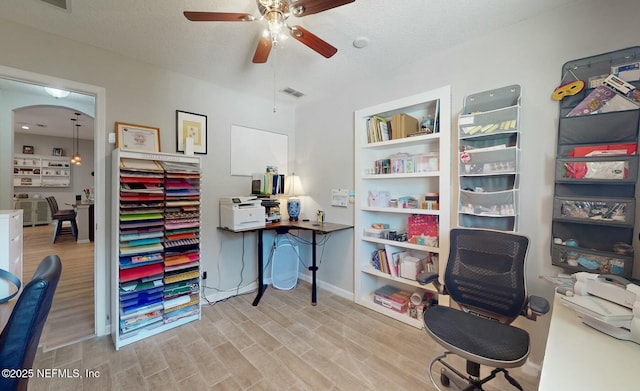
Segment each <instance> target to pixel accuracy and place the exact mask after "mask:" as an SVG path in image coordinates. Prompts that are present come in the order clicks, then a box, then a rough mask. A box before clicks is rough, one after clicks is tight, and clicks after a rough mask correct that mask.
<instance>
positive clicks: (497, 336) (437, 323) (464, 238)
mask: <svg viewBox="0 0 640 391" xmlns="http://www.w3.org/2000/svg"><path fill="white" fill-rule="evenodd" d="M450 236H451V239H450V251H449V260H448V262H447V267H446V270H445V275H444V285H441V284H440V283H439V282H438V275H437V274H435V273H423V274H421V275H420V277H419V281H420V283H423V284H426V283H433V284H434V285H435V287H436V289H437V290H438V292H439V293H440V294H448V295H450V297H451V299H452V300H453V301H455V302H456V303H457V304H458V305H459V306H460V307H461V308H462V310H458V309H454V308H451V307H445V306H437V305H436V306H433V307H430V308H428V309H426V310H425V311H424V313H423V320H424V326H425V330H426V331H427V333H428V334H429V335H430V336H431V337H432V338H433V339H434V340H435V341H436V342H438V343H439V344H440V345H442V346H443V347H445V348H446V349H447V351H446V352H445V353H444V354H442V355H439V356H437V357H435V358H434V359H433V360H432V361H431V363H430V364H429V378H430V379H431V382H432V383H433V385H434V386H435V387H436V389H438V390H440V388H439V387H438V384H436V381H435V379H434V377H433V371H432V369H433V366H434V364H435V363H436V362H438V363H440V364H441V365H442V366H443V367H442V369H441V373H440V383H441V384H442V385H443V386H445V387H448V386H450V385H451V382H453V383H454V385H455V386H456V387H457V388H458V389H460V390H482V385H483V384H485V383H486V382H488V381H489V380H491V379H493V378H495V377H496V375H497V374H498V373H499V372H502V373H503V374H504V376H505V378H506V379H507V381H508V382H509V383H511V384H512V385H513V386H514V387H516V388H517V389H519V390H522V386H521V385H520V384H519V383H518V382H517V381H516V380H515V379H514V378H513V377H511V376H510V375H509V372H508V371H507V370H506V369H505V368H515V367H519V366H522V365H523V364H524V363H525V361H526V360H527V357H528V356H529V334H528V333H527V332H526V331H525V330H522V329H520V328H517V327H514V326H511V325H510V324H511V322H513V321H514V320H515V319H516V318H517V317H518V316H520V315H523V316H526V317H527V318H529V319H532V320H535V319H536V317H537V316H539V315H543V314H545V313H547V312H548V311H549V302H548V301H547V300H546V299H544V298H542V297H537V296H530V297H527V293H526V279H525V270H524V266H525V259H526V254H527V247H528V245H529V239H528V238H527V237H526V236H523V235H519V234H515V233H510V232H502V231H494V230H488V229H466V228H454V229H452V230H451V234H450ZM448 355H457V356H459V357H461V358H463V359H464V360H466V362H467V365H466V372H467V374H466V375H464V374H463V373H461V372H460V371H459V370H457V369H455V368H454V367H453V366H452V365H451V363H449V362H448V361H445V359H446V357H447V356H448ZM481 365H486V366H489V367H493V368H494V369H493V370H492V372H491V374H490V375H488V376H486V377H485V378H483V379H481V378H480V366H481Z"/></svg>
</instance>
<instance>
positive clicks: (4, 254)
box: [0, 210, 23, 297]
mask: <svg viewBox="0 0 640 391" xmlns="http://www.w3.org/2000/svg"><path fill="white" fill-rule="evenodd" d="M22 242H23V238H22V210H0V269H4V270H8V271H9V272H10V273H12V274H13V275H15V276H16V277H18V279H20V281H23V280H22ZM11 288H12V287H10V286H9V285H7V284H6V283H4V282H3V283H2V284H0V297H6V296H8V295H9V294H11V293H13V292H14V291H12V290H11ZM13 289H15V288H13Z"/></svg>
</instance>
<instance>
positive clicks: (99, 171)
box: [0, 66, 110, 336]
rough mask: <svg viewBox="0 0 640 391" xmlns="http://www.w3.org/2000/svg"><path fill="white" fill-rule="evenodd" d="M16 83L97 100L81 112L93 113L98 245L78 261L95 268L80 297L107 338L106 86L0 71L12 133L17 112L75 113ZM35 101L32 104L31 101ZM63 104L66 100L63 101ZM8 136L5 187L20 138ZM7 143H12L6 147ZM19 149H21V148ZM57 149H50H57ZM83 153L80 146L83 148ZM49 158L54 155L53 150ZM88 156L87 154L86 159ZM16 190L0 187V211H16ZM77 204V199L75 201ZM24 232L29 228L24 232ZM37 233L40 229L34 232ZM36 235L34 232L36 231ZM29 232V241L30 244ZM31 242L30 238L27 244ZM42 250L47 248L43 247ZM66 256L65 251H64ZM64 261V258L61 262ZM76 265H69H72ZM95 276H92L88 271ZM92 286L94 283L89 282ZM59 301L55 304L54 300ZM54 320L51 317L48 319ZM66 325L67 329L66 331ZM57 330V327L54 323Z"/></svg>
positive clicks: (0, 101)
mask: <svg viewBox="0 0 640 391" xmlns="http://www.w3.org/2000/svg"><path fill="white" fill-rule="evenodd" d="M9 83H13V84H17V85H20V86H21V87H22V88H25V89H26V90H31V91H32V92H33V90H34V89H38V90H44V89H43V87H45V86H50V87H55V88H58V89H63V90H66V91H70V92H72V94H71V95H84V96H89V97H91V99H93V105H92V107H91V109H90V110H84V109H82V111H83V112H93V113H94V130H93V135H94V141H93V146H92V147H88V148H90V149H91V150H92V152H93V153H92V156H93V165H94V167H93V168H94V169H93V177H92V178H93V184H94V188H95V191H94V194H95V198H94V205H95V207H94V222H93V223H94V226H93V227H92V229H93V232H94V238H95V241H94V242H93V243H91V246H92V248H90V249H89V250H88V251H86V252H85V253H84V255H80V256H79V258H81V259H82V260H84V266H86V264H87V263H88V264H89V266H90V267H91V269H92V274H93V278H92V279H91V280H92V288H93V289H91V287H90V288H89V291H86V290H84V291H82V290H81V289H79V290H78V292H77V294H79V295H85V296H89V297H90V298H91V300H89V301H90V302H91V304H90V306H91V307H93V309H94V311H93V331H92V333H91V336H92V335H105V334H108V332H109V325H108V323H107V322H108V318H109V316H108V312H109V311H108V310H109V294H108V292H109V289H108V288H107V287H108V284H109V271H108V259H109V256H110V254H109V253H108V252H109V249H108V247H107V245H106V243H107V242H108V241H109V237H108V235H107V232H109V227H108V226H107V219H106V199H107V197H108V195H107V192H106V190H107V189H106V179H105V178H106V164H105V161H106V155H107V153H106V147H107V145H106V138H107V137H106V130H105V90H104V88H102V87H97V86H92V85H88V84H83V83H78V82H74V81H71V80H64V79H59V78H55V77H51V76H47V75H42V74H37V73H32V72H27V71H22V70H18V69H14V68H9V67H3V66H0V89H1V90H2V91H0V92H1V94H0V95H1V96H0V124H2V125H3V126H2V128H5V129H12V130H13V125H14V116H15V115H16V113H15V112H14V110H16V109H19V108H23V107H27V106H35V105H53V106H61V105H62V106H67V107H72V108H77V104H72V105H69V104H66V103H65V104H61V101H60V100H57V101H56V100H54V101H52V100H51V99H54V98H51V97H48V98H47V97H44V96H40V97H39V98H33V96H30V95H29V94H27V93H26V92H25V91H22V92H20V91H15V90H10V89H8V88H7V87H6V85H7V84H9ZM31 98H33V100H29V99H31ZM60 99H62V98H60ZM70 127H71V125H68V129H69V130H68V133H69V134H70V133H71V130H70ZM9 133H10V134H3V135H2V138H3V143H2V145H0V163H1V164H0V167H1V168H0V182H1V183H3V184H7V185H8V184H9V183H12V182H13V164H11V163H12V161H13V155H14V152H15V147H14V145H17V144H16V143H15V140H16V138H18V136H14V132H13V131H11V132H9ZM4 140H7V141H9V142H4ZM19 146H20V148H21V147H22V144H20V145H19ZM53 147H54V146H51V148H53ZM81 148H82V147H81ZM49 154H55V152H54V151H53V149H52V151H51V152H49ZM89 155H90V154H89V153H87V156H89ZM13 195H14V192H13V186H0V209H13V203H14V199H13ZM74 201H75V196H74ZM25 228H26V227H25ZM36 228H37V227H36ZM33 232H36V230H34V231H33ZM26 233H27V232H25V239H27V237H26ZM46 239H47V241H48V242H49V243H50V242H51V237H48V238H46ZM27 240H29V239H27ZM58 244H61V245H62V244H64V243H63V242H62V241H60V242H58V241H56V245H58ZM68 245H73V246H77V243H76V242H75V240H74V241H72V242H70V243H68ZM27 246H29V247H35V246H36V243H35V242H34V243H29V242H25V247H27ZM43 247H44V246H43ZM54 250H56V251H57V250H62V247H60V248H57V247H56V248H55V249H52V250H50V251H54ZM63 251H64V250H63ZM61 258H62V257H61ZM68 258H70V259H71V258H72V256H71V255H68ZM69 263H70V264H71V263H72V262H71V261H70V262H69ZM65 270H69V272H70V273H71V270H73V268H72V267H71V266H68V268H67V269H65V265H64V258H63V273H64V271H65ZM90 273H91V272H90ZM30 278H31V275H30V274H27V273H25V274H24V275H23V280H26V281H28V280H29V279H30ZM89 285H90V286H91V282H90V283H89ZM54 300H55V299H54ZM67 311H69V312H68V313H67V314H66V316H71V315H70V313H72V312H74V310H73V309H68V310H67ZM50 316H51V315H50ZM71 322H73V320H72V319H71V318H70V317H67V318H66V322H61V326H57V327H67V325H68V324H69V323H71ZM62 324H65V326H62ZM52 325H53V323H52Z"/></svg>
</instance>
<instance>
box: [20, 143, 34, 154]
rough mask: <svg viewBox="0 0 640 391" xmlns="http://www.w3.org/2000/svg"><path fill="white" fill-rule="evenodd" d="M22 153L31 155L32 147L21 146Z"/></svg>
mask: <svg viewBox="0 0 640 391" xmlns="http://www.w3.org/2000/svg"><path fill="white" fill-rule="evenodd" d="M22 153H24V154H28V155H33V153H34V149H33V145H23V146H22Z"/></svg>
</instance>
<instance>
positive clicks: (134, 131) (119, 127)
mask: <svg viewBox="0 0 640 391" xmlns="http://www.w3.org/2000/svg"><path fill="white" fill-rule="evenodd" d="M116 148H120V149H121V150H123V151H131V152H160V128H154V127H151V126H145V125H135V124H128V123H124V122H116Z"/></svg>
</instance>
